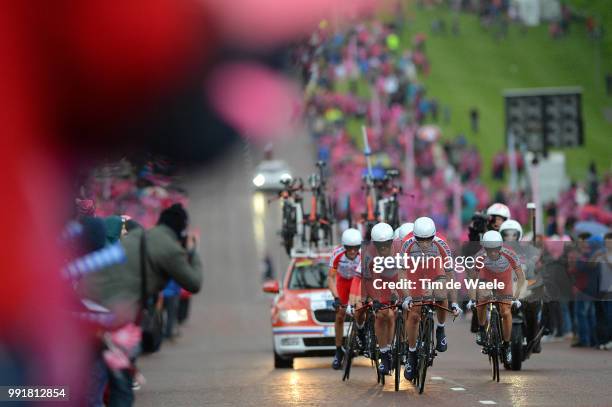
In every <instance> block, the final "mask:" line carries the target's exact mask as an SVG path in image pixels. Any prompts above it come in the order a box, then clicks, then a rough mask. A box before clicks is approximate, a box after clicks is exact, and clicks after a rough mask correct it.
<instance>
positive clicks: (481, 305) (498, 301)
mask: <svg viewBox="0 0 612 407" xmlns="http://www.w3.org/2000/svg"><path fill="white" fill-rule="evenodd" d="M511 303H512V300H488V301H485V302H482V303H480V304H476V305H475V307H476V308H478V307H484V306H485V305H487V304H511Z"/></svg>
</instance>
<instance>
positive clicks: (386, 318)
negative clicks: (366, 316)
mask: <svg viewBox="0 0 612 407" xmlns="http://www.w3.org/2000/svg"><path fill="white" fill-rule="evenodd" d="M393 235H394V232H393V228H392V227H391V225H389V224H387V223H384V222H381V223H377V224H376V225H374V227H373V228H372V233H371V244H370V245H368V246H367V248H365V249H364V250H365V253H364V254H363V257H364V265H365V274H366V276H364V278H366V284H365V286H364V288H365V291H366V294H367V296H368V297H370V298H371V299H372V300H373V303H374V309H375V310H376V320H375V323H374V329H375V333H376V339H377V341H378V346H379V349H380V359H381V363H380V365H379V366H378V370H379V371H380V372H381V374H384V375H388V374H390V373H391V366H392V365H393V360H392V355H391V340H392V338H393V329H394V325H395V320H394V311H393V309H391V308H387V309H381V308H382V307H384V306H385V305H391V304H394V303H395V302H397V299H398V298H400V297H399V295H398V292H397V291H396V290H394V289H389V288H387V287H385V286H378V287H377V284H379V283H374V281H375V280H380V281H381V282H383V283H380V284H384V283H395V282H397V280H398V269H397V268H395V267H391V268H387V267H384V270H383V271H382V272H380V273H376V272H374V258H375V257H377V256H380V257H387V256H395V255H396V254H397V253H399V251H400V249H401V242H400V240H399V239H394V237H393ZM381 287H382V288H381Z"/></svg>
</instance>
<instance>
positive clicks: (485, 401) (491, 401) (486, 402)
mask: <svg viewBox="0 0 612 407" xmlns="http://www.w3.org/2000/svg"><path fill="white" fill-rule="evenodd" d="M479 403H480V404H497V403H496V402H494V401H493V400H480V402H479Z"/></svg>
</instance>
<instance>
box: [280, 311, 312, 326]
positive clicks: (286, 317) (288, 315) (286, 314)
mask: <svg viewBox="0 0 612 407" xmlns="http://www.w3.org/2000/svg"><path fill="white" fill-rule="evenodd" d="M279 317H280V319H281V321H283V322H284V323H286V324H295V323H296V322H304V321H308V311H307V310H305V309H286V310H281V312H280V313H279Z"/></svg>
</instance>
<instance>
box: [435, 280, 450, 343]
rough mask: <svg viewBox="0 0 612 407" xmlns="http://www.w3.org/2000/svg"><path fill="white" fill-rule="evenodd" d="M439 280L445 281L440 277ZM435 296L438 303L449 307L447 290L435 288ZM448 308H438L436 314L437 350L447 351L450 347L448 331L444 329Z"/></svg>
mask: <svg viewBox="0 0 612 407" xmlns="http://www.w3.org/2000/svg"><path fill="white" fill-rule="evenodd" d="M438 281H442V282H443V283H444V282H445V279H438ZM433 294H434V298H435V299H436V303H438V304H439V305H441V306H443V307H444V308H448V297H447V296H448V292H447V290H435V291H434V293H433ZM446 314H447V312H446V310H444V309H441V308H437V310H436V316H437V320H438V321H437V322H436V350H437V351H438V352H446V349H447V347H448V339H447V338H446V332H445V330H444V327H445V323H446Z"/></svg>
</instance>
